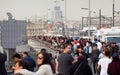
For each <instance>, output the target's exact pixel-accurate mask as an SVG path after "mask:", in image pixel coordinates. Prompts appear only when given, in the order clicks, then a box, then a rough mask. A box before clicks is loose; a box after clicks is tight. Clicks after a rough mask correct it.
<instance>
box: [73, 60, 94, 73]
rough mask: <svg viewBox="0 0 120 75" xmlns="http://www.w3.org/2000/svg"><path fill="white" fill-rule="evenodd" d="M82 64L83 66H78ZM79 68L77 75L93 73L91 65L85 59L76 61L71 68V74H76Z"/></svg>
mask: <svg viewBox="0 0 120 75" xmlns="http://www.w3.org/2000/svg"><path fill="white" fill-rule="evenodd" d="M80 64H81V66H80V67H79V68H78V66H79V65H80ZM77 68H78V71H77V72H76V74H75V75H93V74H92V71H91V68H90V67H89V65H88V64H87V63H86V62H85V61H83V60H78V61H77V62H76V63H74V64H73V65H72V68H71V75H73V74H74V72H75V71H76V69H77Z"/></svg>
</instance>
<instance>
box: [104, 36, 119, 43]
mask: <svg viewBox="0 0 120 75" xmlns="http://www.w3.org/2000/svg"><path fill="white" fill-rule="evenodd" d="M106 41H107V42H116V43H120V37H107V38H106Z"/></svg>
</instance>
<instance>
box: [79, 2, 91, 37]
mask: <svg viewBox="0 0 120 75" xmlns="http://www.w3.org/2000/svg"><path fill="white" fill-rule="evenodd" d="M81 9H85V10H88V38H89V39H90V26H91V11H90V0H89V2H88V8H81Z"/></svg>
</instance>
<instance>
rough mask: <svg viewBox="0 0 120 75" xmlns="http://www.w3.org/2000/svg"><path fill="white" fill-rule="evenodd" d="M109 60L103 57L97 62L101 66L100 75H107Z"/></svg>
mask: <svg viewBox="0 0 120 75" xmlns="http://www.w3.org/2000/svg"><path fill="white" fill-rule="evenodd" d="M111 61H112V60H111V59H109V58H107V57H104V58H101V59H100V60H99V61H98V65H100V66H101V72H100V75H108V74H107V69H108V65H109V63H111Z"/></svg>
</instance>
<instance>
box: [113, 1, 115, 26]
mask: <svg viewBox="0 0 120 75" xmlns="http://www.w3.org/2000/svg"><path fill="white" fill-rule="evenodd" d="M114 7H115V5H114V0H113V27H114V17H115V16H114V14H115V12H114V10H115V9H114Z"/></svg>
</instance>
